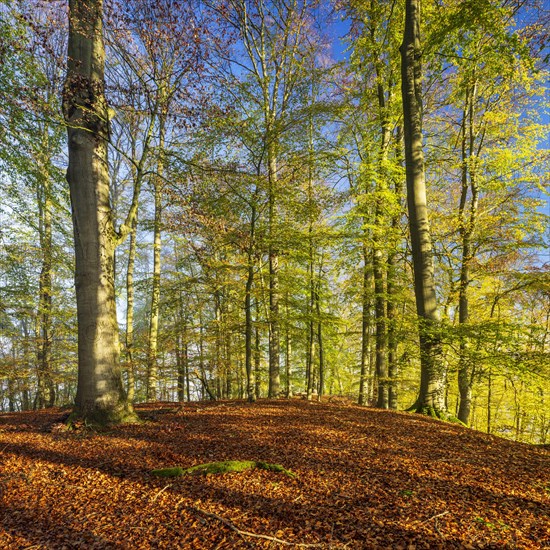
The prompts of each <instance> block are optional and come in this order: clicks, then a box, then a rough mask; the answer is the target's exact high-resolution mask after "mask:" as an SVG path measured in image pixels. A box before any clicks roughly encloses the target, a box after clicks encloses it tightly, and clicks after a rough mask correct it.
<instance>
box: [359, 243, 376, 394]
mask: <svg viewBox="0 0 550 550" xmlns="http://www.w3.org/2000/svg"><path fill="white" fill-rule="evenodd" d="M371 271H372V266H371V262H370V255H369V251H368V248H367V245H366V243H365V242H363V288H362V304H361V306H362V307H361V367H360V368H361V370H360V374H359V398H358V401H357V402H358V404H359V405H366V404H368V402H369V399H370V390H369V380H368V369H369V358H370V318H371V315H370V311H371V307H372V304H371V300H370V292H371V282H370V279H371Z"/></svg>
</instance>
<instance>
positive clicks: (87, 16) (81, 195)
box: [64, 0, 135, 423]
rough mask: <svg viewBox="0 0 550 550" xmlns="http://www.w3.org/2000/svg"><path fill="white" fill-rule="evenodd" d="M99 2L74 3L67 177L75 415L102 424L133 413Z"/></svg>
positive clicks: (66, 105) (67, 108) (66, 104)
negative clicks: (119, 299) (119, 291)
mask: <svg viewBox="0 0 550 550" xmlns="http://www.w3.org/2000/svg"><path fill="white" fill-rule="evenodd" d="M102 15H103V2H102V0H90V1H88V2H80V1H78V0H69V46H68V71H67V79H66V83H65V90H64V115H65V120H66V122H67V133H68V151H69V167H68V170H67V181H68V183H69V190H70V196H71V207H72V217H73V229H74V243H75V257H76V264H75V265H76V267H75V287H76V299H77V318H78V387H77V393H76V403H75V412H76V413H77V414H78V415H80V416H82V417H85V418H87V419H88V420H91V421H95V422H98V423H110V422H121V421H125V420H133V419H134V418H135V416H134V414H133V411H132V408H131V405H130V404H129V403H128V402H127V399H126V393H125V392H124V389H123V387H122V378H121V373H120V366H119V340H118V323H117V317H116V304H115V286H114V253H115V245H116V235H115V231H114V226H113V216H112V210H111V204H110V201H109V174H108V163H107V143H108V137H109V120H108V109H107V103H106V101H105V95H104V66H105V49H104V45H103V36H102V32H103V31H102Z"/></svg>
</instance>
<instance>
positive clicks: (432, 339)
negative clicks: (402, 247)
mask: <svg viewBox="0 0 550 550" xmlns="http://www.w3.org/2000/svg"><path fill="white" fill-rule="evenodd" d="M405 7H406V14H405V31H404V34H403V43H402V45H401V86H402V96H403V129H404V137H405V166H406V180H407V206H408V211H409V227H410V234H411V248H412V256H413V269H414V291H415V297H416V310H417V315H418V320H419V324H418V329H419V340H420V361H421V377H420V392H419V395H418V398H417V400H416V402H415V404H414V405H413V406H412V407H411V409H413V410H416V411H417V412H424V413H427V414H430V415H434V416H438V417H442V416H446V415H447V413H446V407H445V368H444V362H443V357H442V351H441V337H440V333H439V321H440V320H439V313H438V310H437V301H436V293H435V280H434V267H433V258H432V241H431V236H430V225H429V219H428V207H427V201H426V182H425V176H424V154H423V149H422V89H421V79H422V67H421V42H420V0H406V3H405Z"/></svg>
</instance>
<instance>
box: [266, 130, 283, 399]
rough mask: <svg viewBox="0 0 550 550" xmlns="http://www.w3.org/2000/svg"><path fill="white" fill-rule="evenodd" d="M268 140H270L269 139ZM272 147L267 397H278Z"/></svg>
mask: <svg viewBox="0 0 550 550" xmlns="http://www.w3.org/2000/svg"><path fill="white" fill-rule="evenodd" d="M269 139H272V138H271V137H269ZM273 149H274V145H273V144H270V145H268V155H269V162H268V172H269V389H268V397H278V396H279V392H280V385H281V375H280V335H279V252H278V250H277V243H276V242H274V241H275V239H276V235H275V233H276V226H277V208H276V204H275V194H276V185H277V159H276V156H275V152H274V150H273Z"/></svg>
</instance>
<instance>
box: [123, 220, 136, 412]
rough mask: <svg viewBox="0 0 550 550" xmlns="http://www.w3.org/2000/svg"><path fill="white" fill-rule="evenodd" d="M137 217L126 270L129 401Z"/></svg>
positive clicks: (130, 394) (132, 391)
mask: <svg viewBox="0 0 550 550" xmlns="http://www.w3.org/2000/svg"><path fill="white" fill-rule="evenodd" d="M136 236H137V217H136V218H134V221H133V223H132V229H131V231H130V247H129V250H128V266H127V269H126V342H125V343H126V368H127V370H128V388H127V392H128V401H130V403H132V402H133V401H134V396H135V391H136V389H135V388H136V371H135V361H134V267H135V262H136Z"/></svg>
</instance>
